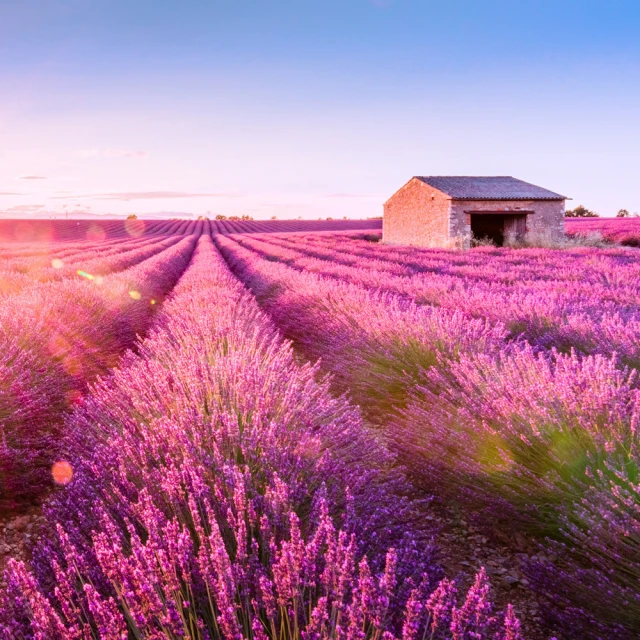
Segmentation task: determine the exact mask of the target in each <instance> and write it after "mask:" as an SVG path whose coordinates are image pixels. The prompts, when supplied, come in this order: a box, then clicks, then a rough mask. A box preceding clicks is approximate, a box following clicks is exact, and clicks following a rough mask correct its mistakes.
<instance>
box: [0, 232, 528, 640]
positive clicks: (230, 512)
mask: <svg viewBox="0 0 640 640" xmlns="http://www.w3.org/2000/svg"><path fill="white" fill-rule="evenodd" d="M158 325H159V326H158V328H157V330H156V331H155V332H154V333H153V335H152V336H150V337H149V338H148V339H147V340H146V341H145V342H144V343H142V344H141V345H140V347H139V350H138V353H137V354H133V353H130V354H129V355H128V356H127V357H126V359H125V361H124V363H123V366H122V367H121V368H120V369H119V370H118V371H116V372H114V374H113V376H112V377H110V378H106V379H103V380H101V381H100V382H99V383H98V384H97V385H96V387H95V388H94V389H93V392H92V394H91V395H90V396H88V397H87V399H86V401H85V403H84V404H83V406H82V407H79V408H78V409H77V410H76V412H75V413H74V414H73V415H72V416H71V417H70V418H69V420H68V423H67V431H68V433H69V434H71V436H72V438H71V442H70V443H69V445H68V446H69V459H72V460H74V462H75V464H74V477H73V480H72V482H71V483H70V484H68V485H67V486H66V488H65V490H64V492H61V493H59V494H58V495H57V496H56V497H55V498H54V499H53V500H52V501H51V503H50V504H49V507H48V515H49V519H50V520H51V521H52V522H56V523H58V525H57V529H56V530H55V531H52V532H51V536H50V537H49V538H48V539H47V540H46V541H45V542H43V543H42V544H41V545H40V546H39V548H37V549H36V550H35V553H34V560H33V563H32V564H33V566H34V571H33V573H30V572H29V571H28V570H27V569H26V567H25V566H24V565H21V564H18V563H15V562H14V563H11V564H10V566H9V570H8V572H7V574H6V581H7V585H8V587H7V590H6V593H5V594H3V602H2V604H3V606H2V611H3V617H2V624H3V625H4V626H3V627H2V631H3V632H4V633H5V634H7V635H10V636H11V637H15V638H24V637H31V636H32V635H33V634H36V635H38V634H39V635H40V636H41V637H56V636H57V637H78V638H85V637H89V638H109V639H111V638H126V637H128V636H129V635H132V636H134V637H169V638H179V637H180V638H181V637H185V636H188V637H190V638H194V639H195V638H198V639H199V638H256V639H260V640H262V639H264V638H272V639H273V640H275V639H276V638H296V639H297V638H321V637H327V638H328V637H353V638H356V637H357V638H385V639H388V640H392V639H393V638H399V637H402V638H403V640H413V639H417V638H422V637H430V638H434V639H436V638H455V639H456V640H462V639H463V638H471V637H496V638H501V639H504V640H507V639H508V640H519V639H520V638H521V637H522V636H521V634H520V631H519V623H518V621H517V619H516V618H515V616H514V614H513V610H512V609H511V608H509V609H508V610H507V613H506V615H505V616H500V615H498V616H496V615H494V614H493V613H492V606H491V602H490V600H489V597H488V584H487V581H486V576H485V575H484V573H482V572H481V573H480V574H479V575H478V576H477V578H476V582H475V584H474V586H473V587H472V589H471V590H470V591H469V592H468V594H466V597H464V598H462V600H461V601H458V598H457V592H456V587H455V584H454V583H453V582H451V581H449V580H446V579H442V580H438V574H439V569H438V568H437V566H436V565H435V564H434V562H433V549H432V547H431V544H430V543H429V541H428V539H427V540H425V539H423V538H422V536H421V535H419V534H418V533H417V532H418V531H419V529H418V528H417V527H416V523H415V522H413V521H412V520H413V518H414V515H413V514H414V511H415V509H416V508H418V509H421V508H424V506H423V505H419V504H418V505H416V504H414V503H411V502H409V501H407V500H406V498H403V494H404V493H405V492H406V490H407V487H406V486H405V485H406V483H405V481H404V480H403V478H402V476H401V475H400V474H398V472H397V471H396V470H394V469H393V467H392V465H391V459H390V458H389V455H388V454H387V453H386V452H385V451H384V449H383V448H382V447H381V446H380V444H379V443H377V441H376V439H375V438H374V437H373V436H372V435H371V434H370V433H369V432H368V431H367V430H366V429H365V428H364V426H363V424H362V422H361V419H360V417H359V414H358V412H357V410H356V409H354V408H353V407H352V406H350V405H349V404H348V403H347V402H346V401H345V399H344V398H336V397H333V396H332V395H331V394H330V393H329V391H328V386H327V382H326V381H322V380H321V379H318V375H317V374H318V371H317V367H312V366H309V365H306V366H302V367H300V366H298V365H297V364H296V362H295V358H294V354H293V352H292V350H291V347H290V345H288V344H287V343H284V342H283V341H282V339H281V338H280V337H279V336H278V334H277V332H276V331H275V330H274V328H273V326H272V325H271V323H270V322H269V321H268V320H267V318H266V317H265V316H264V315H263V314H262V313H261V312H260V311H259V310H258V308H257V306H256V304H255V301H254V300H253V299H252V297H251V296H250V295H249V294H248V293H247V292H246V290H244V289H243V287H241V286H240V285H239V284H238V282H237V281H236V280H235V279H234V278H233V277H232V276H231V275H230V273H229V271H228V270H227V268H226V267H225V265H224V262H223V261H222V260H221V258H220V256H219V255H218V254H217V253H216V252H215V251H214V249H213V246H212V244H211V241H210V240H209V238H206V237H203V238H202V239H201V240H200V243H199V246H198V249H197V251H196V254H195V256H194V259H193V261H192V264H191V266H190V268H189V270H188V271H187V273H186V274H185V276H184V277H183V278H182V279H181V281H180V283H179V284H178V286H177V287H176V290H175V292H174V295H173V297H172V300H171V301H170V302H169V303H168V304H167V305H166V307H165V309H164V310H163V312H162V315H161V317H160V319H159V322H158ZM283 380H286V381H287V384H286V386H283V384H282V381H283ZM389 543H393V544H394V545H395V547H393V548H389V549H387V548H385V547H386V546H387V545H388V544H389Z"/></svg>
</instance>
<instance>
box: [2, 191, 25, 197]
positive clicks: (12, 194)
mask: <svg viewBox="0 0 640 640" xmlns="http://www.w3.org/2000/svg"><path fill="white" fill-rule="evenodd" d="M24 195H27V194H26V193H18V192H16V191H0V196H24Z"/></svg>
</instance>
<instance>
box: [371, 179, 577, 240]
mask: <svg viewBox="0 0 640 640" xmlns="http://www.w3.org/2000/svg"><path fill="white" fill-rule="evenodd" d="M475 211H477V212H481V211H491V212H501V213H518V212H520V211H522V212H528V213H527V219H526V220H527V232H534V233H548V234H550V235H552V236H555V237H560V236H562V234H563V233H564V211H565V203H564V200H453V199H451V198H450V197H449V196H447V195H445V194H444V193H442V192H441V191H438V190H437V189H434V188H433V187H431V186H429V185H427V184H425V183H424V182H421V181H420V180H417V179H416V178H412V179H411V180H409V182H408V183H407V184H405V185H404V186H403V187H402V188H401V189H400V190H399V191H398V192H396V193H395V194H394V195H393V196H391V198H390V199H389V200H388V201H387V202H386V203H385V204H384V218H383V223H382V240H383V242H385V243H388V244H402V245H409V246H416V247H454V246H457V247H468V246H469V239H470V233H471V228H470V226H469V222H470V218H469V212H475Z"/></svg>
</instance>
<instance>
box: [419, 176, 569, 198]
mask: <svg viewBox="0 0 640 640" xmlns="http://www.w3.org/2000/svg"><path fill="white" fill-rule="evenodd" d="M416 178H417V179H418V180H422V182H426V183H427V184H428V185H431V186H432V187H434V188H435V189H438V191H442V192H443V193H446V194H447V195H449V196H451V197H452V198H454V199H455V200H564V199H565V198H566V197H565V196H561V195H560V194H559V193H554V192H553V191H549V190H548V189H543V188H542V187H536V185H535V184H529V183H528V182H523V181H522V180H518V179H516V178H512V177H511V176H416Z"/></svg>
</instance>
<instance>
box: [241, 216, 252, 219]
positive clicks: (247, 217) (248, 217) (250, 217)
mask: <svg viewBox="0 0 640 640" xmlns="http://www.w3.org/2000/svg"><path fill="white" fill-rule="evenodd" d="M241 220H253V216H249V215H244V216H242V218H241Z"/></svg>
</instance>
